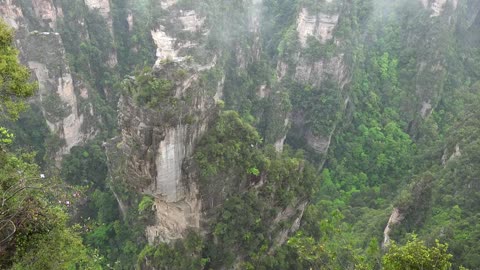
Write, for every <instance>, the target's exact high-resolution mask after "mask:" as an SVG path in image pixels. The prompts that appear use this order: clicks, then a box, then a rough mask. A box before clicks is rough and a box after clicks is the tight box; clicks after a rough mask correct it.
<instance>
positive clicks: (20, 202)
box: [0, 20, 100, 269]
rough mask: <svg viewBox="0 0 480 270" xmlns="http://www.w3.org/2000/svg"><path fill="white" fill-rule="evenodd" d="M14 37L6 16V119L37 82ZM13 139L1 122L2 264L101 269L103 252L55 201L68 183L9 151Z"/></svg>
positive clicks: (1, 27) (0, 109) (0, 56)
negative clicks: (92, 247)
mask: <svg viewBox="0 0 480 270" xmlns="http://www.w3.org/2000/svg"><path fill="white" fill-rule="evenodd" d="M12 41H13V32H12V31H11V30H10V29H9V28H8V27H7V26H6V25H5V23H3V22H2V21H1V20H0V113H1V114H2V115H6V116H7V117H6V118H7V119H2V120H8V119H17V118H18V114H19V113H20V112H21V111H23V110H24V109H25V107H26V105H25V98H27V97H30V96H32V95H33V93H34V90H35V88H36V85H35V84H33V83H29V82H28V80H29V78H30V73H29V71H28V70H27V68H25V67H24V66H22V65H21V64H20V63H19V62H18V59H17V55H18V51H17V50H16V49H15V48H14V47H13V46H12ZM0 117H2V116H0ZM12 140H13V135H12V134H11V133H9V132H8V131H7V130H6V129H5V128H3V127H0V268H2V269H4V268H5V269H7V268H10V267H13V269H99V268H100V267H99V263H98V260H100V258H98V257H95V258H96V259H98V260H95V258H94V257H93V256H91V252H90V251H89V250H88V249H87V248H85V246H84V245H83V244H82V241H81V238H80V236H78V234H76V233H75V232H74V231H73V230H72V229H71V228H69V227H67V225H66V224H67V215H66V214H65V213H64V211H63V210H62V208H61V206H60V205H59V204H58V203H57V204H54V203H56V202H57V201H58V200H59V199H60V197H61V195H62V194H61V193H64V190H63V185H62V184H61V183H55V182H53V181H54V180H55V178H53V179H50V178H46V177H45V175H44V174H40V171H39V167H38V165H37V164H35V163H34V162H33V160H34V156H35V155H34V154H31V153H30V154H22V155H17V154H14V153H11V152H9V151H8V147H9V145H10V144H11V143H12ZM69 203H70V202H68V204H69Z"/></svg>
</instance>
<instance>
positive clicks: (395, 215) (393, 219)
mask: <svg viewBox="0 0 480 270" xmlns="http://www.w3.org/2000/svg"><path fill="white" fill-rule="evenodd" d="M403 218H404V217H403V215H402V214H401V213H400V210H399V209H398V208H394V209H393V211H392V214H391V215H390V218H389V219H388V223H387V226H386V227H385V230H384V231H383V243H382V247H383V248H384V249H385V248H387V247H388V246H389V245H390V232H391V231H392V228H393V226H395V225H397V224H399V223H400V222H401V221H402V220H403Z"/></svg>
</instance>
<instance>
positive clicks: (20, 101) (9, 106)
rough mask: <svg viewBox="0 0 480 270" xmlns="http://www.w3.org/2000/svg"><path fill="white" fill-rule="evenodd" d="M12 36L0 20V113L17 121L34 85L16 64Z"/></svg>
mask: <svg viewBox="0 0 480 270" xmlns="http://www.w3.org/2000/svg"><path fill="white" fill-rule="evenodd" d="M13 36H14V34H13V31H12V30H11V29H10V28H9V27H8V26H7V25H6V24H5V23H4V22H3V21H1V20H0V112H1V113H2V114H3V115H8V116H9V117H11V118H13V119H17V118H18V115H19V113H20V112H22V111H23V110H25V107H26V105H25V102H24V99H25V98H27V97H30V96H32V95H33V93H34V91H35V89H36V84H35V83H29V82H28V80H29V79H30V72H29V71H28V69H27V68H26V67H24V66H22V65H20V64H19V62H18V57H17V56H18V51H17V50H16V49H15V48H14V47H13V46H12V43H13Z"/></svg>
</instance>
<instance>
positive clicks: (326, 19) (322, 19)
mask: <svg viewBox="0 0 480 270" xmlns="http://www.w3.org/2000/svg"><path fill="white" fill-rule="evenodd" d="M338 18H339V14H326V13H322V12H320V13H317V14H310V13H309V11H308V9H306V8H302V10H301V12H300V14H299V16H298V19H297V31H298V37H299V39H300V44H302V47H306V45H307V38H308V37H310V36H312V37H314V38H315V39H317V40H318V41H320V42H321V43H325V42H327V41H328V40H331V39H332V38H333V30H334V29H335V26H336V25H337V23H338Z"/></svg>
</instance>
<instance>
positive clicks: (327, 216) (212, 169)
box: [0, 0, 480, 270]
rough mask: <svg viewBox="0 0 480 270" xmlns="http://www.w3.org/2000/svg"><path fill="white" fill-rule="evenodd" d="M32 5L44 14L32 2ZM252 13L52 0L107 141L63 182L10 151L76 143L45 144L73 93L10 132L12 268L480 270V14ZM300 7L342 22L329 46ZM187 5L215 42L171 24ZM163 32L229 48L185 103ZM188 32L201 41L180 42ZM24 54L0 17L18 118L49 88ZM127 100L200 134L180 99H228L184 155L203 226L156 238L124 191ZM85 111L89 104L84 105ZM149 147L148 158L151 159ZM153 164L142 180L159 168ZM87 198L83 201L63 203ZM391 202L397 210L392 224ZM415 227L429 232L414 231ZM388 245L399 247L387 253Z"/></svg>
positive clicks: (221, 5) (269, 2) (381, 6)
mask: <svg viewBox="0 0 480 270" xmlns="http://www.w3.org/2000/svg"><path fill="white" fill-rule="evenodd" d="M20 2H21V4H22V5H27V4H28V7H27V8H25V7H24V9H27V10H28V14H27V15H26V16H29V17H31V18H30V19H32V20H33V17H34V16H36V15H35V14H33V12H32V11H33V8H32V6H31V3H28V1H20ZM247 2H248V3H250V2H249V1H246V2H245V1H239V2H238V1H237V2H235V3H231V2H229V1H217V0H209V1H200V2H198V1H190V0H182V1H179V2H177V3H176V5H177V6H175V4H172V5H173V6H172V8H171V10H169V9H168V8H167V9H165V8H162V7H161V5H160V4H159V2H158V1H157V2H155V1H150V0H149V1H141V3H138V5H135V4H132V3H130V2H129V1H127V0H115V1H110V3H111V6H112V12H111V15H112V19H113V21H112V24H113V25H112V27H113V28H112V29H110V28H109V27H110V26H109V23H108V22H107V21H106V19H105V18H104V17H102V16H101V15H100V14H99V12H98V10H97V11H95V10H89V9H88V8H86V6H85V4H84V3H83V1H77V0H75V1H67V0H57V1H55V3H56V4H60V5H62V6H63V7H64V9H63V15H64V16H63V19H61V20H59V22H58V31H60V32H61V35H62V40H63V42H64V44H65V47H66V51H67V53H68V54H69V61H70V65H71V67H72V69H73V72H74V80H76V78H77V76H78V77H80V78H82V79H83V80H85V83H86V87H87V88H89V89H90V88H92V89H96V91H97V92H98V93H96V94H92V95H90V96H91V97H92V100H93V104H94V105H93V108H94V110H95V114H98V115H101V117H100V116H98V118H101V119H99V120H98V123H100V124H101V126H102V127H101V128H100V129H101V131H100V132H99V133H98V134H97V138H96V139H95V140H92V141H90V142H89V143H88V144H87V145H84V146H77V147H74V148H72V149H71V151H70V153H69V154H68V155H66V156H64V157H63V162H62V164H61V169H60V173H59V176H60V177H61V178H62V179H63V181H64V182H61V183H62V184H61V185H60V182H59V181H58V180H57V178H55V177H47V179H45V178H43V177H39V176H40V175H41V174H40V169H39V168H38V166H37V165H35V163H34V162H33V159H34V155H33V154H29V153H27V154H25V152H28V151H25V150H24V149H23V150H22V148H21V147H19V146H18V145H16V146H12V145H11V144H12V141H13V142H15V135H16V136H17V138H18V139H17V142H18V143H19V144H35V145H34V146H31V148H29V149H28V150H30V149H34V150H38V151H39V153H38V155H37V157H36V159H37V160H38V161H42V159H43V158H44V157H47V158H48V157H49V156H48V154H49V152H56V151H52V150H49V149H52V148H57V147H58V146H59V145H62V144H63V141H61V140H60V139H59V138H58V137H57V136H53V135H51V134H49V131H48V126H46V123H45V122H44V120H45V119H43V118H44V117H45V118H46V119H47V120H48V119H56V120H60V119H62V118H64V117H65V116H66V115H67V114H66V113H65V112H66V110H69V109H71V108H65V107H62V106H57V105H58V104H57V103H58V101H59V100H58V96H57V95H56V94H50V95H48V96H46V99H45V100H44V104H43V105H44V106H47V107H46V108H44V109H46V115H45V116H42V115H41V110H38V109H36V108H34V109H35V110H34V111H30V112H28V113H27V114H25V115H23V116H21V115H20V125H19V126H20V127H19V126H18V125H17V126H16V125H14V124H11V123H6V124H5V126H6V127H12V128H11V131H8V130H7V129H5V128H0V175H2V176H3V177H1V178H0V191H2V192H3V193H4V194H7V195H8V192H11V191H12V190H21V191H22V192H19V193H15V192H13V193H12V195H15V196H12V197H11V199H8V200H4V202H5V203H2V206H1V207H2V208H0V218H1V220H0V228H1V229H0V236H1V237H4V238H5V239H7V240H8V241H5V242H4V241H2V239H0V254H1V255H5V256H1V259H0V263H1V264H2V266H3V265H6V266H14V267H16V268H15V269H32V268H33V269H48V268H55V269H62V268H65V269H68V268H70V269H71V268H79V269H89V268H90V269H97V268H99V267H100V265H101V266H102V267H104V268H112V269H131V268H134V267H137V268H147V269H149V268H155V269H223V268H227V269H228V268H233V267H237V268H241V269H387V270H389V269H391V270H396V269H407V268H415V269H417V268H423V269H428V267H430V268H432V269H450V268H452V267H453V268H454V269H463V268H461V265H464V266H467V267H469V268H472V269H477V268H479V267H480V247H479V245H478V239H479V237H480V227H479V226H478V225H477V224H478V219H479V215H478V213H479V212H480V209H479V205H480V204H479V203H478V202H479V192H478V190H479V184H478V175H479V174H480V171H479V169H478V168H480V166H478V165H479V162H480V161H479V159H478V152H479V151H480V143H479V141H480V140H479V136H478V135H477V134H480V132H479V131H480V122H479V121H478V119H480V115H479V114H478V107H479V106H480V102H479V100H480V95H479V91H480V83H479V81H480V73H479V71H478V70H479V67H478V63H480V54H479V51H478V48H477V47H478V41H479V40H480V37H479V35H478V33H477V32H478V31H476V29H478V27H480V23H479V21H480V20H479V19H478V14H476V13H475V12H476V11H474V9H472V8H469V7H471V6H470V4H469V3H467V2H462V1H460V2H458V3H457V4H458V7H456V10H455V11H454V7H453V5H451V3H450V1H447V4H446V7H447V8H446V9H445V11H444V12H445V13H447V14H448V16H447V15H445V16H443V15H439V16H437V17H435V16H431V15H432V13H431V12H432V11H431V10H425V9H424V8H423V7H422V5H421V3H420V2H419V1H414V0H408V1H396V2H395V3H393V4H392V1H360V0H352V1H336V2H333V3H330V1H324V0H279V1H273V0H264V1H263V2H262V8H259V10H256V9H254V8H253V7H251V6H248V5H247V4H246V3H247ZM253 2H256V1H253ZM164 4H165V3H164ZM430 6H432V7H433V6H434V5H433V4H432V5H430ZM430 6H428V7H427V8H430ZM435 7H436V6H435ZM177 8H178V9H181V10H177ZM303 8H305V9H306V10H308V14H309V15H311V17H310V18H308V20H310V21H311V20H319V18H322V19H325V18H327V19H326V20H330V19H332V18H336V16H338V18H339V20H338V23H337V22H335V24H336V25H335V26H334V28H333V29H332V32H331V33H328V34H331V35H332V39H330V40H328V41H326V42H323V41H322V42H320V40H319V39H317V38H315V37H313V35H310V36H309V37H307V39H306V45H305V46H304V48H302V46H301V44H300V38H299V33H298V31H299V30H300V28H301V27H299V25H298V24H299V13H300V12H301V11H302V10H303ZM189 9H195V10H196V12H197V15H198V14H200V17H202V18H203V16H206V17H205V25H206V27H207V28H208V30H209V31H206V32H201V31H198V33H186V31H184V30H182V25H180V24H179V25H172V22H171V21H169V20H170V19H169V14H167V13H168V12H170V11H172V14H173V15H174V16H175V17H179V16H180V15H185V13H184V12H186V11H187V10H189ZM130 16H131V17H130ZM256 16H257V17H256ZM474 16H476V17H477V18H474ZM187 19H188V18H187ZM189 19H191V17H190V18H189ZM175 20H176V21H175ZM175 20H174V21H175V22H177V21H178V19H177V18H175ZM333 21H335V20H333ZM306 23H308V22H306ZM318 23H320V22H316V24H318ZM322 23H323V22H322ZM315 27H316V26H315ZM166 28H168V29H167V30H165V29H166ZM307 28H308V27H307ZM153 29H155V30H158V29H160V30H165V31H167V32H169V31H170V32H172V33H168V34H172V35H175V38H176V39H172V40H167V41H168V42H171V43H172V44H174V45H175V46H177V45H178V46H192V47H195V46H198V48H195V49H192V48H188V49H189V50H192V51H194V55H195V56H194V57H193V58H195V60H198V59H202V60H205V59H208V57H209V56H212V55H215V56H216V57H215V58H214V59H215V60H216V62H215V61H214V62H215V65H214V67H213V68H212V69H209V70H206V71H204V72H199V73H198V74H195V75H199V76H198V77H199V83H198V88H195V89H194V90H195V91H192V92H189V93H187V94H185V95H184V96H182V95H183V94H178V93H175V91H176V90H177V91H179V89H180V88H181V87H180V88H179V89H176V87H178V86H180V85H181V83H184V82H185V80H186V78H187V77H188V76H187V75H189V74H190V73H189V72H190V71H191V70H187V69H186V67H185V66H182V67H181V68H180V69H179V68H178V66H181V65H174V64H173V62H170V61H168V60H167V61H164V62H163V63H161V64H162V67H161V68H160V69H155V70H153V71H152V70H151V69H148V68H147V69H144V67H145V66H152V65H153V62H154V60H155V48H154V43H153V40H152V37H151V33H150V31H151V30H153ZM111 31H112V32H113V36H112V35H111V33H110V32H111ZM305 31H306V32H308V31H309V29H306V30H305ZM174 32H177V33H174ZM312 33H313V32H312ZM313 34H317V33H313ZM185 37H191V38H192V40H193V41H194V42H191V43H184V41H185V40H184V38H185ZM192 40H191V41H192ZM11 43H12V34H11V32H10V31H8V30H7V29H6V28H5V27H4V26H3V24H2V25H0V45H2V47H1V48H0V53H1V55H0V75H1V76H2V77H1V80H0V90H1V91H0V104H1V106H0V110H1V111H2V112H5V113H7V112H8V113H9V114H10V116H11V117H13V118H16V117H17V116H19V114H18V113H19V111H20V110H21V109H23V103H22V100H23V98H25V97H28V96H30V95H31V94H32V92H33V89H34V85H33V84H30V83H28V77H29V73H28V72H27V71H26V69H25V68H22V67H20V66H19V65H17V64H16V63H17V53H16V51H15V50H13V49H12V47H11ZM197 43H198V44H197ZM203 43H205V44H203ZM197 49H198V50H197ZM115 53H116V55H117V56H118V63H119V65H118V66H116V67H114V65H113V64H112V61H113V60H112V55H114V54H115ZM197 58H198V59H197ZM329 61H333V62H332V63H333V64H332V63H330V62H329ZM200 62H202V61H200ZM190 64H191V63H190ZM202 64H204V63H202ZM330 64H331V65H330ZM199 66H200V64H198V66H194V67H193V68H192V70H195V68H198V69H200V68H203V67H199ZM332 66H333V67H332ZM134 68H137V70H141V71H140V72H136V74H135V78H131V77H126V79H125V80H123V82H124V85H123V86H124V89H123V90H125V91H123V92H122V91H120V88H121V87H120V83H119V81H120V80H119V79H118V78H120V77H123V76H125V75H126V74H132V70H133V69H134ZM195 72H196V71H195ZM317 73H318V74H317ZM320 74H321V75H322V77H321V78H320ZM316 76H319V77H316ZM307 77H308V78H307ZM12 78H13V79H12ZM191 78H195V76H193V77H191ZM193 80H194V79H193ZM219 89H223V97H222V96H221V95H220V94H221V93H219V91H218V90H219ZM193 92H194V93H193ZM122 94H123V95H125V96H126V97H132V98H133V100H134V101H135V106H137V107H138V108H140V109H143V108H145V107H146V108H149V109H155V110H156V112H160V113H161V114H162V121H158V122H159V123H156V124H158V126H162V125H170V126H176V125H178V124H179V123H181V124H185V125H186V126H187V128H186V129H187V130H188V131H187V132H190V128H191V126H192V125H194V124H196V122H197V120H198V117H197V116H196V115H194V114H192V113H191V112H189V113H188V114H183V112H184V111H180V109H179V108H181V107H188V106H192V108H193V107H195V108H197V109H198V108H200V109H198V110H202V109H204V107H202V106H203V104H201V103H202V102H203V99H202V100H201V101H200V99H197V97H198V96H202V95H204V97H205V100H207V99H208V101H207V102H212V104H213V103H214V102H213V95H214V94H215V99H216V100H218V101H217V102H218V104H222V106H218V108H215V109H212V112H211V116H212V117H211V118H212V119H208V120H211V121H209V126H208V130H207V131H206V134H205V135H204V136H203V137H202V138H201V139H200V140H199V143H198V144H195V145H193V143H192V152H194V155H193V159H190V158H192V157H187V158H186V159H185V160H182V162H183V167H182V173H184V172H185V171H187V170H188V172H189V173H191V175H193V176H194V177H193V178H194V179H188V181H196V183H197V184H198V188H199V190H200V192H199V193H198V196H199V197H201V200H202V204H203V205H208V207H205V209H202V218H205V219H204V220H203V219H202V224H201V226H202V228H201V233H199V232H198V231H196V230H191V231H188V233H185V235H186V237H185V238H184V239H180V240H177V241H173V242H172V243H168V244H167V243H159V244H157V243H155V244H154V245H147V243H146V237H145V227H146V226H147V225H151V224H152V220H154V212H155V210H154V207H153V206H154V205H155V203H154V198H152V197H150V196H146V195H145V196H143V195H142V196H140V195H139V194H137V193H136V192H137V191H135V190H129V187H127V186H121V185H120V184H118V183H115V184H114V183H113V182H111V181H110V179H109V175H108V172H107V171H108V168H107V158H106V156H105V154H104V149H103V141H105V140H108V139H110V138H111V137H113V136H114V135H115V132H114V131H113V130H114V129H115V122H116V121H115V120H114V118H115V108H116V107H115V106H116V102H117V101H118V98H119V96H120V95H122ZM217 94H218V95H217ZM177 95H178V96H177ZM220 98H222V99H224V102H223V101H220V100H219V99H220ZM85 104H87V105H85ZM85 104H80V106H79V107H80V108H81V110H82V111H85V112H88V108H90V107H89V105H88V104H89V103H88V102H85ZM179 104H180V105H181V106H180V105H179ZM183 105H185V106H183ZM223 105H224V106H223ZM224 109H225V110H224ZM145 111H146V112H151V111H152V110H142V112H145ZM185 111H186V110H185ZM5 113H4V114H5ZM122 113H123V112H122ZM34 114H35V115H34ZM85 115H88V113H87V114H85ZM214 115H215V116H214ZM163 116H164V117H163ZM92 117H93V116H92ZM95 117H97V116H95ZM209 117H210V115H209ZM5 121H8V120H5ZM3 122H4V121H2V125H4V124H3ZM206 122H207V121H206ZM42 123H43V124H42ZM291 127H293V128H291ZM28 129H31V130H34V131H35V132H32V131H31V130H28ZM11 132H13V133H16V134H14V135H12V134H11ZM120 132H123V131H120ZM162 132H163V131H160V132H159V133H162ZM287 132H288V136H287V140H286V142H287V144H286V145H285V147H284V149H282V147H283V145H282V144H283V142H284V136H285V134H286V133H287ZM309 140H310V141H309ZM146 141H148V140H146ZM316 142H320V143H324V144H326V145H327V146H326V147H324V148H325V149H324V151H319V150H318V149H315V147H313V146H315V145H314V144H315V143H316ZM139 143H142V142H139ZM139 143H137V144H136V145H133V146H132V147H138V146H139V145H138V144H139ZM151 143H152V142H145V144H149V145H150V144H151ZM274 144H275V146H276V147H277V148H276V149H275V148H274V147H273V145H274ZM328 146H329V147H328ZM317 148H319V147H317ZM150 150H151V149H150ZM156 150H157V149H153V150H152V151H156ZM281 150H283V151H281ZM327 150H328V152H327ZM189 151H190V150H189ZM189 151H186V152H189ZM304 151H305V152H306V154H304ZM140 156H141V157H140V159H145V160H149V158H151V157H150V153H149V151H145V152H144V153H142V154H141V155H140ZM122 158H138V157H130V156H127V157H122ZM43 163H45V160H43ZM137 165H138V164H137ZM151 165H152V166H151V167H148V166H146V167H145V168H144V167H142V168H140V169H142V170H143V169H145V170H154V169H155V168H154V167H155V166H156V165H155V164H153V162H152V164H151ZM147 167H148V168H147ZM47 169H48V168H42V171H43V170H47ZM110 169H111V170H112V168H110ZM113 169H125V170H128V169H130V168H113ZM140 169H139V170H140ZM51 171H52V172H55V171H56V169H52V170H51ZM192 171H193V172H192ZM191 175H190V174H189V176H191ZM197 177H198V179H197ZM65 183H66V184H65ZM71 185H74V186H75V187H72V186H71ZM27 186H28V187H32V188H25V187H27ZM40 189H41V191H42V192H40V191H39V190H40ZM66 189H67V190H68V193H67V192H66V191H65V190H66ZM43 191H45V192H43ZM73 194H75V198H77V196H79V194H80V195H81V197H80V199H79V201H78V202H77V203H75V202H74V200H73V199H72V201H71V202H72V205H71V206H69V207H67V206H66V205H65V204H66V201H67V199H68V201H70V199H71V196H73ZM4 197H5V195H4ZM59 197H60V199H61V200H60V201H61V203H58V200H59ZM8 198H10V197H8ZM119 198H120V199H119ZM122 201H123V202H126V204H127V206H126V207H125V206H123V205H121V204H119V202H122ZM74 203H75V204H74ZM392 211H393V212H394V213H395V211H397V212H398V213H399V216H397V220H396V222H394V223H395V224H390V225H392V226H391V227H389V230H385V226H386V225H387V222H388V220H389V217H390V215H391V214H392ZM65 212H69V213H71V216H69V217H67V216H66V214H65ZM299 217H301V218H299ZM39 221H41V222H39ZM71 223H79V224H81V226H80V227H79V226H74V227H73V228H72V227H70V226H69V224H71ZM12 224H13V226H14V227H12ZM12 228H15V232H14V233H15V234H13V235H11V236H10V234H11V233H12V232H13V230H12ZM412 232H415V233H417V234H418V236H414V237H412V238H409V235H410V234H411V233H412ZM384 233H385V234H384ZM80 236H82V238H81V237H80ZM27 238H28V239H29V241H27V240H26V239H27ZM389 238H390V239H392V241H393V242H392V244H391V245H390V246H388V245H386V246H384V245H383V244H384V243H387V242H388V241H387V240H388V239H389ZM437 239H438V241H437ZM82 240H83V243H85V245H87V246H88V248H86V247H85V245H84V244H82ZM445 243H448V245H447V244H445ZM93 250H98V251H93ZM38 254H40V255H41V256H40V255H38ZM46 254H47V255H52V256H53V258H50V257H47V256H45V255H46ZM450 254H451V255H450ZM413 255H415V256H413ZM57 262H63V263H61V264H55V263H57Z"/></svg>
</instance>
